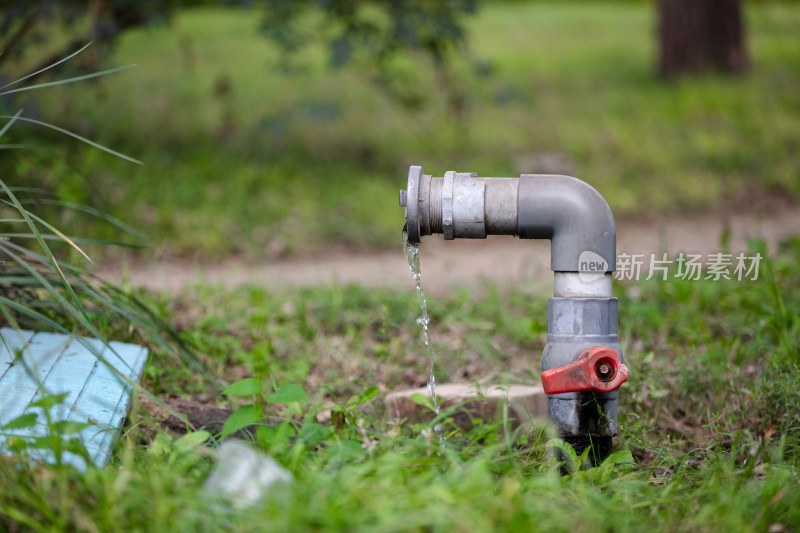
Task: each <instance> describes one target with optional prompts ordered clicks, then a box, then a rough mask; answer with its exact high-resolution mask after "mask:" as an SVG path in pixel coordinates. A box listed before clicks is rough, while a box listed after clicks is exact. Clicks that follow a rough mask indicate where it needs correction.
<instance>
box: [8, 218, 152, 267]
mask: <svg viewBox="0 0 800 533" xmlns="http://www.w3.org/2000/svg"><path fill="white" fill-rule="evenodd" d="M0 222H25V221H24V220H17V219H13V220H3V219H0ZM0 235H1V236H3V237H8V238H9V239H35V238H36V236H35V235H33V234H32V233H0ZM42 238H43V239H45V240H48V241H63V240H65V239H64V238H63V237H60V236H58V235H50V234H47V233H43V234H42ZM67 238H68V239H69V240H70V241H71V242H74V243H82V244H97V245H101V246H116V247H119V248H133V249H136V250H142V249H145V248H147V247H148V246H147V245H145V244H136V243H132V242H122V241H109V240H106V239H89V238H86V237H74V236H68V237H67ZM90 261H91V260H90ZM92 263H94V261H92Z"/></svg>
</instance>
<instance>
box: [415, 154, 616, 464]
mask: <svg viewBox="0 0 800 533" xmlns="http://www.w3.org/2000/svg"><path fill="white" fill-rule="evenodd" d="M400 205H401V206H403V207H405V208H406V223H407V230H408V240H409V241H410V242H412V243H419V242H420V238H421V237H422V236H424V235H432V234H439V233H441V234H443V235H444V238H445V239H448V240H449V239H456V238H470V239H485V238H486V236H487V235H518V236H519V237H520V238H523V239H550V241H551V243H552V244H551V252H550V253H551V258H550V266H551V269H552V270H553V271H554V282H555V283H554V286H555V290H554V298H550V299H549V301H548V314H549V316H548V343H547V346H545V349H544V353H543V355H542V372H543V374H542V380H543V382H545V379H546V378H547V380H553V381H548V382H547V383H545V384H546V385H552V386H551V388H546V390H548V412H549V415H550V418H551V419H552V420H553V422H554V423H555V424H556V425H557V426H558V428H559V431H560V432H561V434H562V436H563V437H564V438H565V439H567V440H568V441H569V442H570V443H572V444H573V446H575V447H576V450H577V451H578V453H579V454H580V453H581V452H582V451H583V449H584V448H586V447H587V446H589V444H590V443H594V444H595V445H596V446H598V447H599V448H600V454H601V455H607V452H608V451H609V450H610V445H611V437H612V436H613V435H615V434H616V431H617V390H616V389H608V388H606V389H602V388H600V389H598V388H593V387H589V388H586V387H584V384H580V383H577V384H576V383H573V381H575V380H577V381H580V376H585V375H587V374H586V372H592V369H589V370H586V369H585V368H583V367H581V371H580V372H579V373H577V374H576V373H572V374H569V375H567V372H572V370H571V369H572V368H575V365H583V364H584V361H587V357H588V356H589V355H591V354H590V353H589V352H591V353H599V352H597V350H601V351H602V350H605V351H604V352H603V354H609V353H613V354H615V357H617V360H616V361H608V360H606V361H607V364H610V365H618V366H615V368H620V369H624V375H625V377H626V379H627V372H628V371H627V367H625V365H624V359H623V357H622V349H621V348H620V345H619V341H618V338H617V299H616V298H612V297H611V272H612V271H613V270H614V268H615V266H616V264H615V263H616V261H615V258H616V237H617V235H616V228H615V225H614V217H613V216H612V214H611V209H610V208H609V207H608V204H607V203H606V201H605V200H604V199H603V197H602V196H601V195H600V193H598V192H597V191H596V190H595V189H594V188H593V187H591V186H590V185H588V184H587V183H584V182H583V181H581V180H578V179H576V178H572V177H569V176H559V175H546V174H542V175H539V174H523V175H521V176H520V177H519V178H479V177H478V176H477V175H476V174H473V173H461V172H453V171H450V172H446V173H445V175H444V176H443V177H441V178H435V177H432V176H430V175H426V174H424V173H423V171H422V167H419V166H412V167H411V168H410V170H409V175H408V188H407V190H405V191H400ZM603 357H605V355H603ZM606 368H607V367H606ZM553 369H557V370H556V371H555V372H556V373H558V372H562V371H563V373H564V375H562V377H561V378H556V377H554V374H553ZM545 372H548V374H547V376H545ZM565 375H566V378H565V377H564V376H565ZM572 375H575V376H578V377H577V378H575V380H573V379H572V378H571V377H570V376H572ZM556 380H558V381H557V383H556ZM554 383H555V385H554ZM621 383H622V381H620V382H619V383H617V384H616V385H615V387H619V385H621Z"/></svg>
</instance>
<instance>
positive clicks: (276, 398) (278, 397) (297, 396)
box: [267, 383, 311, 404]
mask: <svg viewBox="0 0 800 533" xmlns="http://www.w3.org/2000/svg"><path fill="white" fill-rule="evenodd" d="M267 401H268V402H269V403H287V404H288V403H295V402H297V403H308V402H309V401H311V400H310V399H309V397H308V395H307V394H306V391H304V390H303V387H301V386H300V385H295V384H294V383H287V384H285V385H281V386H280V387H278V388H277V390H276V391H275V392H273V393H272V394H269V395H267Z"/></svg>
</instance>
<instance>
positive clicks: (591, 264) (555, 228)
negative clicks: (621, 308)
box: [517, 174, 617, 272]
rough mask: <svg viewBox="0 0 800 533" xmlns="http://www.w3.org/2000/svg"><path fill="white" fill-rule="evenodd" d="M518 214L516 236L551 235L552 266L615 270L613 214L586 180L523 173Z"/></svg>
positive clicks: (563, 269)
mask: <svg viewBox="0 0 800 533" xmlns="http://www.w3.org/2000/svg"><path fill="white" fill-rule="evenodd" d="M517 216H518V219H517V224H518V235H519V237H520V238H523V239H550V240H551V242H552V245H551V251H550V268H551V270H553V271H555V272H613V271H614V268H615V266H616V239H617V233H616V226H615V224H614V216H613V215H612V214H611V209H610V208H609V207H608V203H606V201H605V199H604V198H603V197H602V196H601V195H600V193H599V192H597V190H596V189H595V188H594V187H592V186H591V185H589V184H588V183H586V182H584V181H581V180H579V179H577V178H573V177H570V176H560V175H546V174H542V175H539V174H523V175H522V176H520V178H519V196H518V207H517Z"/></svg>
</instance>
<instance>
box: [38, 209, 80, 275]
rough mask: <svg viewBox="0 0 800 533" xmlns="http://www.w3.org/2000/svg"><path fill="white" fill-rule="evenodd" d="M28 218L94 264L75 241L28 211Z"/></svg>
mask: <svg viewBox="0 0 800 533" xmlns="http://www.w3.org/2000/svg"><path fill="white" fill-rule="evenodd" d="M28 216H30V217H31V218H32V219H34V220H36V221H37V222H39V224H41V225H43V226H44V227H46V228H47V229H49V230H50V231H52V232H53V233H55V234H56V235H58V236H59V237H60V238H61V239H63V240H64V241H65V242H67V243H69V245H70V246H72V247H73V248H74V249H75V250H77V251H78V253H79V254H81V255H82V256H83V257H84V258H86V260H87V261H89V262H90V263H92V264H94V261H92V258H91V257H89V256H88V255H87V254H86V252H84V251H83V250H81V247H80V246H78V245H77V244H75V241H73V240H72V239H70V238H69V237H67V236H66V235H64V233H62V232H61V231H60V230H59V229H58V228H56V227H55V226H53V225H52V224H49V223H48V222H47V221H45V220H43V219H42V218H41V217H39V216H37V215H35V214H33V213H31V212H30V211H28ZM33 237H36V235H33Z"/></svg>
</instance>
